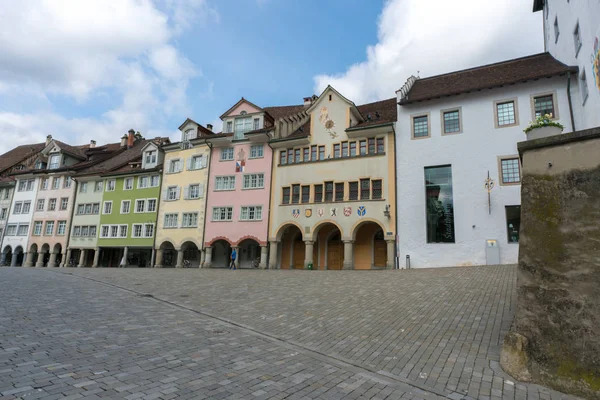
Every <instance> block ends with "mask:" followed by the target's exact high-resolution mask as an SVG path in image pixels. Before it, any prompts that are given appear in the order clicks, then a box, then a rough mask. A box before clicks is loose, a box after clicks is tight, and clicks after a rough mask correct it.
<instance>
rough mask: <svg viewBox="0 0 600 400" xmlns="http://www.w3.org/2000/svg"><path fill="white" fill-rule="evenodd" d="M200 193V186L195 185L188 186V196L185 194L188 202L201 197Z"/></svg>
mask: <svg viewBox="0 0 600 400" xmlns="http://www.w3.org/2000/svg"><path fill="white" fill-rule="evenodd" d="M201 194H202V193H200V184H198V183H196V184H194V185H189V186H188V194H187V198H188V199H190V200H195V199H199V198H200V197H201Z"/></svg>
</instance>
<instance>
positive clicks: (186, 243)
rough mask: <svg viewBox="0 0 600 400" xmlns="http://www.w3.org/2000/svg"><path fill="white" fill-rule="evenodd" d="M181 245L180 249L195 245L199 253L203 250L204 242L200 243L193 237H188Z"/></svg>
mask: <svg viewBox="0 0 600 400" xmlns="http://www.w3.org/2000/svg"><path fill="white" fill-rule="evenodd" d="M180 242H181V245H180V246H179V248H180V249H183V248H184V246H188V247H189V245H190V244H193V245H194V246H196V247H197V248H198V250H199V251H201V250H202V241H198V240H196V239H195V238H193V237H186V238H184V239H182V240H181V241H180Z"/></svg>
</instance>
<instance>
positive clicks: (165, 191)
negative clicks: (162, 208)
mask: <svg viewBox="0 0 600 400" xmlns="http://www.w3.org/2000/svg"><path fill="white" fill-rule="evenodd" d="M167 192H168V190H167V189H163V191H162V199H163V200H167Z"/></svg>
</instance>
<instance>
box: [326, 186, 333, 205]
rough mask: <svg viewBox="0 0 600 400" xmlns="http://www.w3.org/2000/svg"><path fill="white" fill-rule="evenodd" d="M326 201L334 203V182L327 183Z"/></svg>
mask: <svg viewBox="0 0 600 400" xmlns="http://www.w3.org/2000/svg"><path fill="white" fill-rule="evenodd" d="M325 201H333V182H325Z"/></svg>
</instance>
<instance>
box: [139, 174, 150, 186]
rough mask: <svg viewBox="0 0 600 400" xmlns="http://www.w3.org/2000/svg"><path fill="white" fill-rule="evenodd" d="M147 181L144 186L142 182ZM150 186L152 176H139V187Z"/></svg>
mask: <svg viewBox="0 0 600 400" xmlns="http://www.w3.org/2000/svg"><path fill="white" fill-rule="evenodd" d="M144 181H145V182H146V185H145V186H142V182H144ZM149 187H150V177H149V176H148V175H144V176H140V177H138V187H137V188H138V189H147V188H149Z"/></svg>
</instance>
